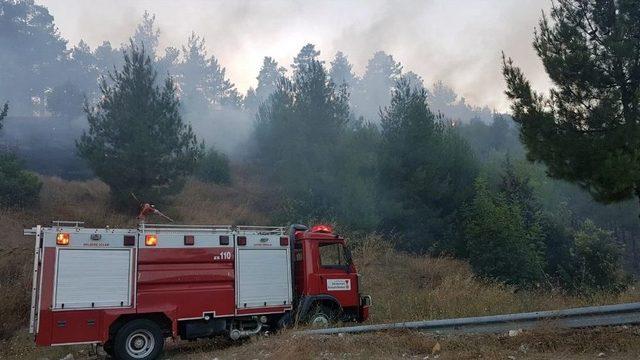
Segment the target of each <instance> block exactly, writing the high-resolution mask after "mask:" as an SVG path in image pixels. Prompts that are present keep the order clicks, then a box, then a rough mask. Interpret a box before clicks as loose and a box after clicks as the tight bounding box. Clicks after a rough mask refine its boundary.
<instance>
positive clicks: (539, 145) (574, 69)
mask: <svg viewBox="0 0 640 360" xmlns="http://www.w3.org/2000/svg"><path fill="white" fill-rule="evenodd" d="M639 39H640V3H639V2H638V1H636V0H604V1H596V0H588V1H581V0H559V1H557V2H555V3H554V5H553V8H552V11H551V21H549V19H547V17H546V16H543V18H542V19H541V20H540V25H539V31H538V32H537V33H536V36H535V40H534V48H535V50H536V51H537V53H538V56H539V57H540V58H541V59H542V62H543V65H544V67H545V70H546V72H547V74H548V75H549V77H550V78H551V80H552V81H553V83H554V87H553V88H552V89H551V90H550V97H549V98H545V97H543V96H542V95H540V94H538V93H536V92H534V91H533V90H532V88H531V85H530V83H529V81H528V80H526V78H525V76H524V74H523V72H522V71H521V70H520V69H519V68H517V67H516V66H514V65H513V62H512V60H511V59H505V60H504V68H503V73H504V77H505V79H506V81H507V91H506V94H507V96H508V97H509V98H510V99H511V100H512V101H513V104H512V109H513V115H514V119H515V120H516V121H517V122H518V123H520V124H521V138H522V140H523V142H524V144H525V145H526V147H527V150H528V153H527V156H528V158H529V159H530V160H535V161H541V162H543V163H544V164H545V165H546V166H547V167H548V174H549V175H551V176H553V177H556V178H560V179H565V180H568V181H571V182H574V183H576V184H578V185H580V186H581V187H583V188H585V189H587V190H588V191H589V192H590V193H591V194H592V195H593V197H594V198H595V199H596V200H598V201H602V202H617V201H621V200H624V199H629V198H631V197H633V196H634V195H635V196H637V197H640V77H639V76H638V74H640V55H639V54H640V40H639Z"/></svg>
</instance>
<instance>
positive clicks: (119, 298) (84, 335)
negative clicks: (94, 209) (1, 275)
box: [25, 222, 371, 359]
mask: <svg viewBox="0 0 640 360" xmlns="http://www.w3.org/2000/svg"><path fill="white" fill-rule="evenodd" d="M25 235H33V236H35V239H36V241H35V257H34V266H33V271H34V273H33V275H34V276H33V289H32V290H33V291H32V305H31V319H30V332H31V333H33V334H34V335H35V342H36V344H37V345H41V346H52V345H69V344H98V345H102V346H103V347H104V349H105V351H106V352H107V353H108V354H110V355H111V356H113V357H115V358H117V359H154V358H156V357H158V356H159V354H160V353H161V352H162V347H163V345H164V341H165V338H167V337H172V338H174V339H178V338H179V339H186V340H195V339H198V338H211V337H215V336H228V337H230V338H231V339H234V340H236V339H239V338H241V337H246V336H251V335H254V334H258V333H260V332H261V331H264V330H267V329H270V330H274V329H278V328H282V327H285V326H288V325H290V324H292V323H295V322H302V323H309V324H312V325H314V326H327V325H329V324H331V323H333V322H337V321H358V322H362V321H364V320H366V319H367V317H368V311H369V306H370V305H371V298H370V297H369V296H363V295H361V292H360V286H359V285H360V284H359V281H358V279H359V276H358V273H357V271H356V268H355V266H354V264H353V262H352V261H351V254H350V251H349V249H348V247H347V246H346V244H345V240H344V238H342V237H340V236H339V235H336V234H334V233H333V231H332V229H331V228H330V227H328V226H325V225H320V226H315V227H312V228H311V229H308V228H307V227H306V226H303V225H292V226H291V227H289V228H284V227H263V226H191V225H164V224H144V223H143V224H141V225H140V226H139V227H138V228H134V229H111V228H108V227H107V228H85V227H83V225H82V223H80V222H54V223H53V225H52V226H50V227H43V226H36V227H34V228H32V229H28V230H25Z"/></svg>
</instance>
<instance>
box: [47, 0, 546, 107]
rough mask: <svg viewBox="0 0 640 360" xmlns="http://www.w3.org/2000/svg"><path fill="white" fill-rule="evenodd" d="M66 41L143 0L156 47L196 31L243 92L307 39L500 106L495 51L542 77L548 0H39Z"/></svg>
mask: <svg viewBox="0 0 640 360" xmlns="http://www.w3.org/2000/svg"><path fill="white" fill-rule="evenodd" d="M40 2H41V3H42V4H43V5H45V6H47V7H48V8H49V10H50V12H51V13H52V15H53V16H54V17H55V19H56V24H57V26H58V27H59V29H60V32H61V34H62V35H63V36H64V37H65V38H67V39H69V40H70V41H71V43H77V42H78V41H79V40H80V39H84V40H85V41H87V42H88V43H89V44H90V45H91V46H92V47H95V46H96V45H98V44H100V43H102V41H104V40H109V41H111V42H112V43H113V44H115V45H117V44H121V43H123V42H125V41H126V40H127V39H128V38H129V36H131V34H133V32H134V29H135V26H136V24H137V23H139V21H140V17H141V15H142V13H143V11H144V10H145V9H147V10H149V11H150V12H151V13H155V14H156V15H157V21H158V25H159V27H160V29H161V31H162V34H161V39H160V52H161V53H162V49H163V48H164V47H166V46H176V47H179V45H181V44H183V43H185V42H186V39H187V37H188V34H189V33H190V32H191V31H196V32H197V33H199V34H200V35H202V36H204V37H205V38H206V39H207V45H208V48H209V51H210V53H212V54H214V55H215V56H216V57H217V58H218V59H219V60H220V61H221V63H222V64H223V65H224V66H225V67H226V68H227V74H228V75H229V77H230V78H231V80H232V81H233V82H235V84H236V85H237V86H238V88H239V90H241V91H242V92H244V91H246V89H247V88H248V87H249V86H254V87H255V85H256V80H255V77H256V75H257V71H258V69H259V67H260V65H261V63H262V58H263V57H264V56H272V57H274V58H275V59H276V60H277V61H278V62H279V63H280V64H281V65H289V64H290V63H291V60H292V58H293V57H294V56H295V55H296V53H297V52H298V51H299V49H300V47H301V46H302V45H304V44H306V43H309V42H311V43H314V44H315V45H316V46H317V48H318V49H320V50H321V51H322V55H321V56H322V58H323V59H324V60H325V61H327V62H328V60H330V59H331V57H332V56H333V55H334V54H335V52H336V51H338V50H341V51H343V52H344V53H345V54H346V55H347V56H349V58H350V60H351V61H352V62H353V63H354V69H355V70H356V71H357V72H358V74H360V75H361V74H362V72H363V70H364V67H365V66H366V62H367V60H368V59H369V58H370V57H371V55H372V54H373V53H374V52H375V51H377V50H384V51H386V52H387V53H390V54H393V56H394V58H396V60H398V61H400V62H401V63H402V64H403V66H404V70H405V71H409V70H412V71H414V72H416V73H418V74H419V75H420V76H422V77H423V78H424V79H425V83H426V84H431V83H433V82H434V81H436V80H443V81H444V82H445V83H447V84H449V85H450V86H451V87H452V88H453V89H454V90H455V91H456V92H457V93H458V94H460V95H461V96H463V97H465V98H466V100H467V102H468V103H471V104H475V105H488V106H489V107H490V108H493V109H496V110H499V111H506V110H507V109H508V103H507V101H506V98H505V96H504V94H503V91H504V81H503V79H502V75H501V73H500V65H501V51H504V52H505V53H506V54H507V55H508V56H511V57H513V58H514V59H515V60H516V62H517V63H518V65H520V66H522V68H523V69H524V71H525V72H526V74H527V75H528V76H529V78H530V80H531V81H532V83H533V85H534V87H536V88H538V89H545V88H548V87H549V81H548V78H547V77H546V75H545V73H544V71H543V69H542V66H541V64H540V63H539V61H538V59H537V57H536V56H535V53H534V51H533V49H532V47H531V40H532V35H533V28H534V26H536V25H537V21H538V19H539V17H540V12H541V10H545V11H546V10H548V8H549V7H550V5H551V2H550V1H549V0H511V1H504V0H484V1H482V0H478V1H463V0H454V1H449V0H438V1H436V0H410V1H392V0H353V1H316V2H309V1H301V0H299V1H285V0H274V1H235V2H228V1H204V0H191V1H180V2H176V1H151V0H143V1H136V2H135V3H131V2H129V1H127V0H112V1H101V2H94V1H91V2H87V1H82V0H42V1H40Z"/></svg>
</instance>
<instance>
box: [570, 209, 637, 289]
mask: <svg viewBox="0 0 640 360" xmlns="http://www.w3.org/2000/svg"><path fill="white" fill-rule="evenodd" d="M574 239H575V244H574V251H573V260H574V261H573V265H574V266H573V276H572V278H573V287H574V289H575V290H576V291H578V292H581V293H590V292H594V291H610V292H619V291H622V290H624V289H625V288H626V285H627V284H628V279H627V277H626V276H625V274H624V272H623V271H622V265H621V263H620V256H621V251H620V249H619V248H618V247H617V246H616V244H615V243H614V242H613V236H612V233H611V232H610V231H606V230H603V229H600V228H599V227H597V226H596V225H595V224H594V223H593V222H592V221H591V220H586V221H585V222H584V223H583V224H582V226H581V227H580V228H579V229H577V230H576V232H575V233H574Z"/></svg>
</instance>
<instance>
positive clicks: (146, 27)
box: [133, 10, 160, 60]
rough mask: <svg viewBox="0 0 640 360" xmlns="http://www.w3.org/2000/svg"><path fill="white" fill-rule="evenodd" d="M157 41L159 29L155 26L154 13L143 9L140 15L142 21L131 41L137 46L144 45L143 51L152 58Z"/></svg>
mask: <svg viewBox="0 0 640 360" xmlns="http://www.w3.org/2000/svg"><path fill="white" fill-rule="evenodd" d="M159 41H160V29H158V27H157V26H156V15H155V14H153V15H151V14H150V13H149V12H148V11H147V10H145V11H144V14H143V15H142V22H141V23H140V24H138V26H137V27H136V32H135V34H134V35H133V42H134V43H135V44H136V45H137V46H138V47H141V48H142V47H144V49H145V52H146V53H147V54H149V56H151V59H152V60H154V59H155V56H156V50H157V49H158V43H159Z"/></svg>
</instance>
